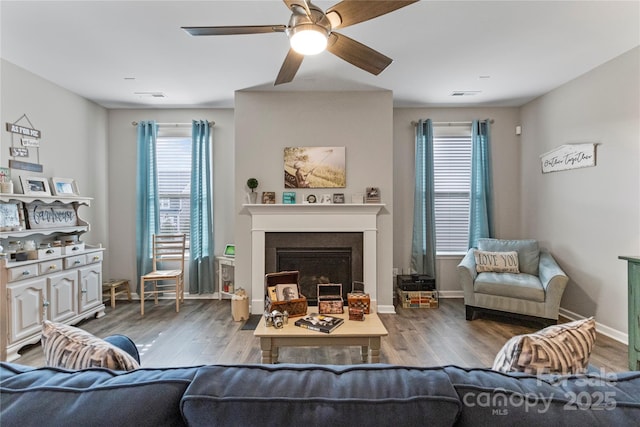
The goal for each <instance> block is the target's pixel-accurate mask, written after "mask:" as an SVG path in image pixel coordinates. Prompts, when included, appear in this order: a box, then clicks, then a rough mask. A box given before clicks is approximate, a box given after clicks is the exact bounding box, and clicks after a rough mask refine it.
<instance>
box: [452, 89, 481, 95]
mask: <svg viewBox="0 0 640 427" xmlns="http://www.w3.org/2000/svg"><path fill="white" fill-rule="evenodd" d="M480 92H482V91H480V90H456V91H454V92H451V96H474V95H477V94H479V93H480Z"/></svg>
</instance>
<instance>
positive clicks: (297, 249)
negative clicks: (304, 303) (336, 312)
mask: <svg viewBox="0 0 640 427" xmlns="http://www.w3.org/2000/svg"><path fill="white" fill-rule="evenodd" d="M362 254H363V236H362V233H359V232H267V233H265V272H266V273H276V272H279V271H291V270H296V271H299V272H300V277H299V281H300V292H301V293H302V294H303V295H304V296H305V297H307V300H308V303H309V305H311V306H315V305H317V285H318V283H341V284H342V297H343V299H344V301H345V303H346V301H347V293H348V292H350V291H351V283H352V282H353V281H362V278H363V260H362V256H363V255H362Z"/></svg>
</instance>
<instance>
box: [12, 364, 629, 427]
mask: <svg viewBox="0 0 640 427" xmlns="http://www.w3.org/2000/svg"><path fill="white" fill-rule="evenodd" d="M0 410H1V412H0V423H1V424H2V425H3V426H5V425H6V426H18V425H19V426H62V425H64V426H73V425H78V426H182V425H189V426H234V427H236V426H281V425H287V426H288V425H302V426H305V427H308V426H323V427H327V426H331V425H347V426H350V425H367V426H391V425H393V426H414V425H416V426H418V425H419V426H422V425H430V426H489V425H491V426H494V427H497V426H513V425H518V426H540V425H548V426H573V425H575V426H596V425H602V426H614V425H615V426H638V425H640V372H625V373H619V374H609V375H602V374H585V375H570V376H553V375H547V376H541V377H536V376H531V375H522V374H504V373H500V372H496V371H492V370H490V369H465V368H461V367H457V366H443V367H426V368H419V367H406V366H392V365H382V364H373V365H351V366H333V365H332V366H321V365H293V364H280V365H226V366H223V365H210V366H195V367H182V368H166V369H146V368H142V369H138V370H135V371H130V372H118V371H110V370H107V369H102V368H92V369H86V370H80V371H69V370H64V369H57V368H32V367H26V366H22V365H18V364H11V363H0Z"/></svg>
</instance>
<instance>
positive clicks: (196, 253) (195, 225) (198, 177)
mask: <svg viewBox="0 0 640 427" xmlns="http://www.w3.org/2000/svg"><path fill="white" fill-rule="evenodd" d="M210 129H211V128H210V125H209V123H208V122H207V121H204V120H194V121H193V123H192V133H191V135H192V136H191V138H192V156H191V230H190V234H191V238H190V239H191V240H190V246H189V293H190V294H204V293H213V291H214V277H215V266H214V254H213V188H212V187H213V179H212V176H211V162H212V161H213V159H212V158H211V130H210Z"/></svg>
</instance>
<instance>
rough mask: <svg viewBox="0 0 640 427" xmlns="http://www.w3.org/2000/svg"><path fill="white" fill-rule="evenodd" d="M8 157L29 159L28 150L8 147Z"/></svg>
mask: <svg viewBox="0 0 640 427" xmlns="http://www.w3.org/2000/svg"><path fill="white" fill-rule="evenodd" d="M9 155H11V156H12V157H29V149H27V148H23V147H9Z"/></svg>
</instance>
